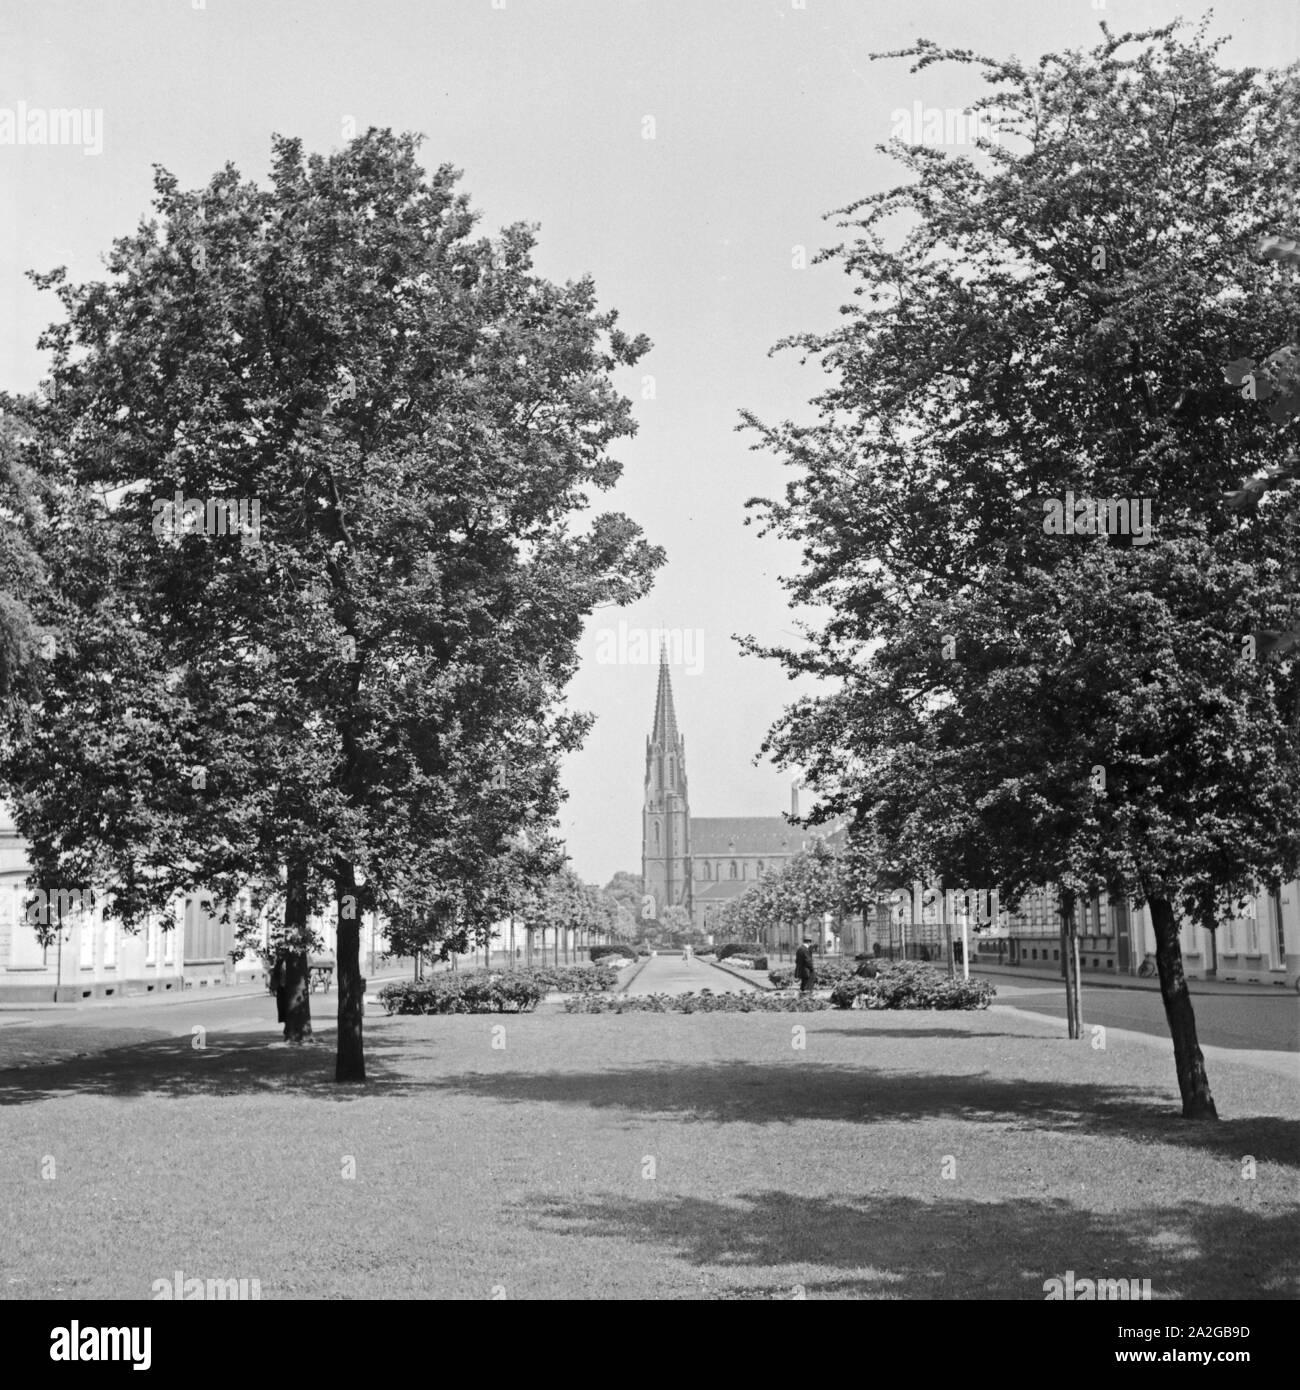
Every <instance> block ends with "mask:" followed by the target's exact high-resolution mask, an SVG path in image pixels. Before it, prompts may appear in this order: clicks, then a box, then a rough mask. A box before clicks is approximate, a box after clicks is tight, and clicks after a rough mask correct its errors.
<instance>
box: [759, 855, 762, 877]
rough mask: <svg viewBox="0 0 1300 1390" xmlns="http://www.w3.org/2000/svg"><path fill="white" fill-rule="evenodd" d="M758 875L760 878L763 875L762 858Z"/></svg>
mask: <svg viewBox="0 0 1300 1390" xmlns="http://www.w3.org/2000/svg"><path fill="white" fill-rule="evenodd" d="M758 876H759V878H762V877H763V861H762V860H761V859H760V860H759V861H758Z"/></svg>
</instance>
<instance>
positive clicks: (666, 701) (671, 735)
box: [650, 642, 677, 748]
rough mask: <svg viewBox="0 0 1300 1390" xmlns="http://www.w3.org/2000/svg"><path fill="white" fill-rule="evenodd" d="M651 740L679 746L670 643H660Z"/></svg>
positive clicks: (669, 746) (673, 746)
mask: <svg viewBox="0 0 1300 1390" xmlns="http://www.w3.org/2000/svg"><path fill="white" fill-rule="evenodd" d="M650 742H651V743H657V744H659V745H660V746H661V747H663V748H675V747H676V746H677V711H676V710H675V709H673V683H672V680H671V679H670V678H669V675H668V644H667V643H666V642H661V643H660V644H659V688H658V689H657V690H656V691H655V722H654V726H653V727H652V729H651V731H650Z"/></svg>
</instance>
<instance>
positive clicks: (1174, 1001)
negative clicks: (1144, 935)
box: [1147, 898, 1219, 1120]
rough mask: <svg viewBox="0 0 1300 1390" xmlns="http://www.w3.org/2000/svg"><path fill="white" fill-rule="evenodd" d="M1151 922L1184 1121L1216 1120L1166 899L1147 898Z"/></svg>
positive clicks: (1175, 929) (1171, 910)
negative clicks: (1181, 1098) (1172, 1043)
mask: <svg viewBox="0 0 1300 1390" xmlns="http://www.w3.org/2000/svg"><path fill="white" fill-rule="evenodd" d="M1147 907H1148V909H1149V910H1150V913H1151V925H1152V926H1153V927H1154V928H1155V933H1156V968H1157V969H1158V970H1159V972H1160V997H1161V998H1162V999H1163V1000H1164V1003H1165V1018H1166V1019H1168V1021H1169V1033H1170V1036H1171V1037H1172V1038H1173V1040H1174V1066H1175V1068H1176V1069H1177V1071H1178V1089H1179V1091H1180V1092H1181V1093H1182V1097H1183V1118H1184V1119H1185V1120H1217V1119H1218V1118H1219V1112H1218V1111H1217V1110H1216V1109H1215V1107H1214V1098H1213V1097H1212V1096H1211V1095H1210V1080H1209V1077H1207V1076H1206V1074H1205V1058H1204V1057H1203V1056H1202V1055H1201V1045H1200V1043H1198V1042H1197V1040H1196V1017H1195V1015H1194V1014H1193V1013H1192V998H1191V995H1190V994H1188V992H1187V976H1186V975H1184V974H1183V953H1182V949H1181V948H1180V946H1179V944H1178V920H1177V918H1176V917H1175V916H1174V907H1173V904H1172V903H1171V902H1170V901H1169V899H1168V898H1149V899H1148V900H1147Z"/></svg>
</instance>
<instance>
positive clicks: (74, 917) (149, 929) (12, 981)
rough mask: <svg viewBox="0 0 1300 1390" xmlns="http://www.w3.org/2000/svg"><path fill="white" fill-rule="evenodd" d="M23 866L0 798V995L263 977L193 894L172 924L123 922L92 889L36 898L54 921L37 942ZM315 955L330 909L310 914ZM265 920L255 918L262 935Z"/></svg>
mask: <svg viewBox="0 0 1300 1390" xmlns="http://www.w3.org/2000/svg"><path fill="white" fill-rule="evenodd" d="M30 872H31V866H30V863H29V861H28V857H27V849H26V845H25V844H24V842H23V840H22V838H21V837H20V836H19V834H18V831H17V829H16V828H15V826H14V823H13V819H12V817H11V816H10V814H9V811H8V809H7V808H6V807H5V806H4V805H3V803H0V1003H60V1004H64V1003H80V1002H81V1001H83V1000H86V999H112V998H119V997H122V996H127V995H150V994H158V995H161V994H169V993H177V994H179V993H183V992H184V991H185V990H201V989H219V988H221V987H222V986H226V985H236V984H249V983H253V982H258V981H265V980H266V978H267V966H266V963H265V961H264V959H263V958H262V956H260V955H259V954H257V953H256V952H253V951H250V952H248V953H247V954H245V955H244V957H243V958H242V959H241V960H238V961H236V960H233V959H232V954H233V952H234V950H235V937H234V924H233V923H223V922H222V921H221V920H220V918H219V916H218V914H217V913H216V912H214V911H213V910H212V909H211V908H210V906H209V905H208V904H207V903H206V902H205V901H203V900H201V899H200V898H199V897H198V896H188V895H187V896H184V897H182V898H180V899H178V900H177V902H176V904H175V909H174V916H175V919H176V920H177V921H178V923H179V925H178V926H176V927H174V928H171V929H169V930H166V931H164V930H163V924H162V921H161V920H160V919H151V920H150V921H149V922H148V924H147V925H145V926H144V927H142V928H141V929H140V930H139V931H137V932H134V933H129V932H127V931H126V930H125V929H124V928H123V927H122V924H121V923H120V922H117V921H115V920H114V919H113V918H112V917H111V916H109V915H108V914H107V913H106V912H105V911H104V908H103V905H102V903H100V902H98V901H96V900H95V897H94V895H93V894H91V893H81V892H76V893H67V894H65V895H63V896H64V900H63V902H61V903H54V904H46V905H44V906H42V905H41V904H40V903H39V901H36V903H35V907H36V914H40V913H42V912H44V913H45V914H46V915H48V916H50V917H51V918H52V919H53V920H54V921H55V922H56V923H60V929H59V930H58V932H57V933H56V934H55V939H54V940H53V941H52V942H51V943H50V944H49V945H48V946H42V945H41V943H40V941H39V939H38V937H37V932H36V926H35V925H34V923H33V921H32V920H31V919H32V917H33V915H34V913H33V902H34V895H33V890H32V889H31V888H29V887H28V886H27V876H28V874H29V873H30ZM311 925H312V927H313V928H314V929H315V931H316V932H317V935H318V936H319V938H320V940H321V942H322V955H325V956H331V957H332V956H333V955H334V954H335V923H334V919H333V916H332V915H330V916H326V917H320V916H318V917H313V918H312V920H311ZM366 926H367V928H368V929H367V930H366V931H365V932H364V933H363V939H362V952H363V960H364V959H365V958H366V951H367V948H369V951H370V953H371V955H370V959H371V960H372V965H371V968H372V969H373V955H374V953H376V952H377V951H382V950H383V948H384V947H385V946H386V944H387V943H386V942H385V941H384V940H383V938H382V936H377V935H376V932H377V923H375V922H373V921H371V922H368V923H367V924H366ZM269 930H270V922H269V920H267V921H266V922H264V923H263V929H262V939H263V943H265V942H266V940H267V939H268V935H269Z"/></svg>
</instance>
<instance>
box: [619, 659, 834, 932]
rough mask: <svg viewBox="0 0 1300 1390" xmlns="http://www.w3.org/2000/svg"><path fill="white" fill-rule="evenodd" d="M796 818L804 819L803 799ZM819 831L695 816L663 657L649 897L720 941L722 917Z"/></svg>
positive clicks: (652, 780)
mask: <svg viewBox="0 0 1300 1390" xmlns="http://www.w3.org/2000/svg"><path fill="white" fill-rule="evenodd" d="M790 814H791V816H792V817H797V816H798V814H799V806H798V792H797V791H792V792H791V795H790ZM812 835H813V832H810V831H807V830H804V829H802V828H801V827H800V826H797V825H792V824H791V823H790V821H788V820H787V819H786V818H785V817H784V816H692V815H691V810H690V802H689V798H688V795H687V789H686V740H685V738H684V737H683V736H682V735H681V734H680V733H679V732H678V730H677V714H676V711H675V710H674V708H673V686H672V678H671V676H670V674H669V670H668V653H667V650H666V649H664V648H661V650H660V653H659V686H658V689H657V691H656V693H655V712H654V723H653V725H652V726H651V730H650V736H649V738H647V739H646V751H645V796H644V802H643V810H642V814H641V891H642V893H643V894H644V895H646V896H647V897H651V898H653V900H654V904H655V911H656V913H657V914H659V915H662V913H663V910H664V909H665V908H667V907H684V908H685V909H686V910H687V912H689V913H690V915H691V922H692V924H693V925H694V926H695V927H696V928H698V929H699V930H701V931H704V932H706V933H709V934H712V932H713V930H714V927H713V922H714V919H715V917H716V915H717V913H718V912H719V911H721V909H722V908H723V907H725V906H726V904H727V903H728V902H730V901H731V899H732V898H735V897H738V896H739V895H740V894H741V893H743V892H745V891H746V890H747V889H749V888H752V887H753V886H754V884H755V882H756V881H757V880H758V879H759V878H761V877H762V876H763V875H764V874H766V873H769V872H771V870H773V869H776V868H779V867H780V866H781V865H783V864H784V863H785V862H786V861H787V860H788V859H791V858H793V856H794V855H796V854H798V853H799V851H800V850H802V849H803V848H804V847H805V845H806V844H807V843H808V842H809V840H810V839H811V838H812Z"/></svg>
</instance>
